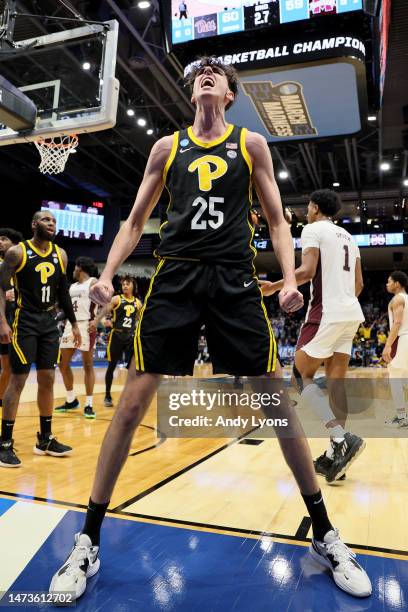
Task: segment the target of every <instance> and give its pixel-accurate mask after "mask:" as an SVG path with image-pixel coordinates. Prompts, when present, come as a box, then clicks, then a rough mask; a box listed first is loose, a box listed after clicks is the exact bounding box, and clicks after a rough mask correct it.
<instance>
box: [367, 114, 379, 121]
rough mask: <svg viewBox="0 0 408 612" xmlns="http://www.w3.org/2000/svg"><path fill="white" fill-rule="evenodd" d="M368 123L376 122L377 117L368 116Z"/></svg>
mask: <svg viewBox="0 0 408 612" xmlns="http://www.w3.org/2000/svg"><path fill="white" fill-rule="evenodd" d="M367 119H368V121H377V115H368V117H367Z"/></svg>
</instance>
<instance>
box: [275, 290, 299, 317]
mask: <svg viewBox="0 0 408 612" xmlns="http://www.w3.org/2000/svg"><path fill="white" fill-rule="evenodd" d="M279 304H280V307H281V308H282V310H284V311H285V312H296V310H299V308H302V306H303V295H302V294H301V293H300V291H298V290H297V289H295V288H294V287H288V288H286V287H283V289H282V291H281V292H280V293H279Z"/></svg>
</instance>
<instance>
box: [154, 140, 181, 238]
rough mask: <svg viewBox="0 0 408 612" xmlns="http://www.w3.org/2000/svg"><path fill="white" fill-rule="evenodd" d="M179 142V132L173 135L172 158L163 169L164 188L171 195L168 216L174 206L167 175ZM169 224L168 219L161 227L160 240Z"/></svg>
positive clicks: (167, 209)
mask: <svg viewBox="0 0 408 612" xmlns="http://www.w3.org/2000/svg"><path fill="white" fill-rule="evenodd" d="M178 142H179V132H174V135H173V145H172V147H171V152H170V157H169V159H168V160H167V162H166V165H165V166H164V169H163V183H164V186H165V188H166V190H167V193H168V194H169V203H168V205H167V208H166V215H167V212H168V211H169V210H170V207H171V205H172V197H171V193H170V189H169V188H168V187H167V184H166V180H167V174H168V172H169V170H170V166H171V164H172V163H173V161H174V158H175V157H176V153H177V147H178ZM167 223H168V221H167V219H166V220H165V221H163V223H162V224H161V225H160V227H159V236H160V238H161V231H162V229H163V227H164V226H165V225H166V224H167Z"/></svg>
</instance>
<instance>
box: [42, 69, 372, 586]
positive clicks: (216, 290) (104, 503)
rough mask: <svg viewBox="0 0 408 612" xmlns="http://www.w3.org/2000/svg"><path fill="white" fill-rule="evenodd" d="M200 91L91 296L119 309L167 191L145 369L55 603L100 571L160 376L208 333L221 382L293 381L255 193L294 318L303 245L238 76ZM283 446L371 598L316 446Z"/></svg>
mask: <svg viewBox="0 0 408 612" xmlns="http://www.w3.org/2000/svg"><path fill="white" fill-rule="evenodd" d="M189 84H190V85H191V87H192V98H191V100H192V103H193V104H194V105H195V106H196V114H195V119H194V124H193V125H192V126H191V127H189V128H188V129H187V130H182V131H181V132H176V133H175V134H174V135H172V136H166V137H164V138H161V139H160V140H159V141H158V142H156V143H155V145H154V146H153V148H152V151H151V153H150V156H149V159H148V162H147V168H146V172H145V175H144V178H143V181H142V184H141V186H140V188H139V191H138V194H137V196H136V201H135V204H134V206H133V209H132V211H131V213H130V215H129V218H128V219H127V220H126V221H125V223H123V224H122V227H121V228H120V231H119V233H118V235H117V236H116V238H115V240H114V242H113V245H112V248H111V251H110V253H109V257H108V261H107V263H106V267H105V269H104V271H103V272H102V275H101V278H100V280H99V281H98V282H97V283H96V284H95V285H94V286H93V288H92V289H91V292H92V297H93V299H94V300H95V301H96V302H98V303H99V304H102V305H103V304H108V303H109V302H110V300H111V298H112V294H113V286H112V278H113V275H114V274H115V272H116V270H117V269H118V267H119V266H120V265H121V264H122V262H123V261H124V260H125V259H126V258H127V257H128V256H129V255H130V254H131V253H132V252H133V250H134V249H135V247H136V245H137V243H138V241H139V239H140V236H141V235H142V232H143V227H144V224H145V223H146V220H147V219H148V217H149V215H150V213H151V212H152V210H153V208H154V206H155V205H156V203H157V201H158V199H159V197H160V194H161V193H162V190H163V188H164V186H166V188H167V190H168V192H169V195H170V199H169V206H168V209H167V218H166V220H165V222H164V223H163V224H162V226H161V244H160V246H159V248H158V250H157V255H158V257H159V262H158V265H157V268H156V272H155V274H154V275H153V278H152V280H151V283H150V287H149V290H148V292H147V295H146V298H145V302H144V305H143V308H142V311H141V314H140V318H139V322H138V325H137V327H136V334H135V357H134V365H135V367H134V366H133V367H132V365H131V366H130V368H129V374H128V378H127V381H126V384H125V388H124V390H123V393H122V396H121V398H120V401H119V404H118V407H117V410H116V412H115V415H114V417H113V419H112V422H111V424H110V426H109V428H108V430H107V432H106V435H105V438H104V441H103V443H102V448H101V451H100V455H99V460H98V466H97V470H96V477H95V480H94V485H93V489H92V493H91V499H90V501H89V506H88V511H87V515H86V519H85V524H84V526H83V529H82V532H81V533H78V534H77V535H76V536H75V544H74V548H73V549H72V551H71V553H70V555H69V557H68V559H67V560H66V562H65V563H64V565H63V566H62V567H61V569H60V570H59V571H58V572H57V573H56V574H55V575H54V577H53V579H52V581H51V585H50V590H51V591H53V592H59V591H71V592H74V593H75V596H76V597H79V596H80V595H82V593H83V592H84V590H85V588H86V580H87V578H89V577H91V576H93V575H94V574H95V573H96V572H97V571H98V569H99V565H100V561H99V558H98V550H99V538H100V528H101V524H102V521H103V517H104V514H105V512H106V509H107V507H108V504H109V500H110V498H111V495H112V491H113V489H114V486H115V483H116V481H117V479H118V476H119V474H120V471H121V469H122V466H123V465H124V463H125V461H126V459H127V456H128V453H129V448H130V444H131V440H132V438H133V434H134V431H135V429H136V427H137V426H138V425H139V423H140V422H141V419H142V418H143V415H144V414H145V412H146V410H147V408H148V406H149V405H150V402H151V400H152V399H153V396H154V394H155V392H156V390H157V387H158V384H159V379H160V374H170V375H185V374H192V372H193V365H194V359H195V354H196V350H197V340H198V335H199V332H200V327H201V325H202V324H203V323H204V324H205V327H206V334H207V341H208V348H209V351H210V355H211V361H212V364H213V371H214V372H215V373H217V372H223V373H228V374H232V375H239V374H242V375H251V376H266V377H271V376H273V377H275V376H279V377H280V376H281V375H282V374H281V370H280V366H279V364H278V363H277V360H276V343H275V340H274V337H273V333H272V330H271V326H270V323H269V320H268V317H267V314H266V310H265V306H264V305H263V301H262V294H261V291H260V289H259V287H258V283H257V278H256V276H255V269H254V267H253V264H252V260H253V257H254V254H255V249H254V247H253V245H252V235H253V227H252V224H251V223H250V221H249V218H250V209H251V189H252V185H254V186H255V188H256V191H257V194H258V198H259V200H260V202H261V205H262V208H263V212H264V217H265V219H266V221H267V222H268V225H269V230H270V235H271V239H272V243H273V247H274V251H275V253H276V255H277V257H278V259H279V262H280V265H281V268H282V272H283V276H284V279H285V280H284V287H283V289H282V291H281V292H280V294H279V301H280V305H281V307H282V309H283V310H284V311H286V312H293V311H295V310H297V309H299V308H300V307H301V306H302V303H303V300H302V296H301V294H300V293H299V292H298V290H297V287H296V279H295V275H294V268H295V265H294V250H293V242H292V237H291V234H290V230H289V226H288V224H287V222H286V221H285V219H284V216H283V212H282V203H281V199H280V194H279V190H278V186H277V184H276V182H275V179H274V173H273V165H272V159H271V155H270V151H269V149H268V145H267V143H266V140H265V139H264V138H263V137H262V136H260V135H259V134H256V133H253V132H248V131H247V130H246V129H243V128H238V127H235V126H233V125H228V124H227V123H226V120H225V109H226V108H228V107H229V106H230V105H231V104H232V103H233V101H234V98H235V96H236V94H237V91H238V84H237V76H236V73H235V71H234V69H233V68H232V67H231V66H225V65H223V64H221V63H220V62H219V61H218V60H216V59H214V58H203V59H202V60H201V61H199V62H198V63H197V64H196V66H195V68H194V69H193V71H192V73H190V78H189ZM283 414H286V417H287V418H288V420H289V422H290V423H291V427H292V428H294V429H297V431H298V432H299V430H300V425H299V423H298V421H297V417H296V413H295V412H294V410H293V408H292V407H291V406H290V405H289V402H288V398H286V397H285V398H284V399H282V403H281V406H280V407H279V416H281V415H283ZM275 416H276V415H275ZM279 443H280V445H281V448H282V451H283V454H284V456H285V459H286V461H287V463H288V465H289V466H290V468H291V469H292V471H293V474H294V476H295V478H296V480H297V483H298V485H299V488H300V490H301V493H302V496H303V499H304V501H305V503H306V506H307V509H308V511H309V513H310V516H311V519H312V527H313V533H314V539H313V546H312V549H311V554H312V555H313V556H314V558H315V559H316V560H317V561H319V562H320V563H321V564H322V565H324V566H326V567H328V568H329V569H330V570H331V572H332V575H333V578H334V580H335V581H336V583H337V584H338V585H339V586H340V587H341V588H342V589H344V590H347V591H348V592H349V593H351V594H353V595H356V596H367V595H369V594H370V593H371V584H370V581H369V579H368V576H367V574H366V573H365V572H364V570H363V569H362V568H361V567H360V566H359V564H358V563H357V562H356V561H355V559H354V554H353V553H351V551H349V549H348V548H347V546H346V545H345V544H344V543H343V542H342V541H341V540H340V538H339V536H338V532H337V530H335V529H334V528H333V527H332V525H331V523H330V521H329V518H328V516H327V512H326V509H325V505H324V502H323V499H322V495H321V492H320V490H319V486H318V484H317V480H316V475H315V472H314V467H313V461H312V457H311V454H310V450H309V446H308V443H307V441H306V439H305V437H304V436H302V435H297V436H296V437H292V438H280V439H279Z"/></svg>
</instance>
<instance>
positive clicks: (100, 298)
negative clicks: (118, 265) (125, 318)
mask: <svg viewBox="0 0 408 612" xmlns="http://www.w3.org/2000/svg"><path fill="white" fill-rule="evenodd" d="M113 293H114V289H113V285H112V283H111V281H107V280H103V279H102V278H100V279H99V280H97V281H96V282H95V283H94V284H93V285H92V286H91V288H90V290H89V297H90V298H91V300H92V301H93V302H95V304H99V305H100V306H105V305H106V304H109V302H110V301H111V299H112V295H113Z"/></svg>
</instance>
